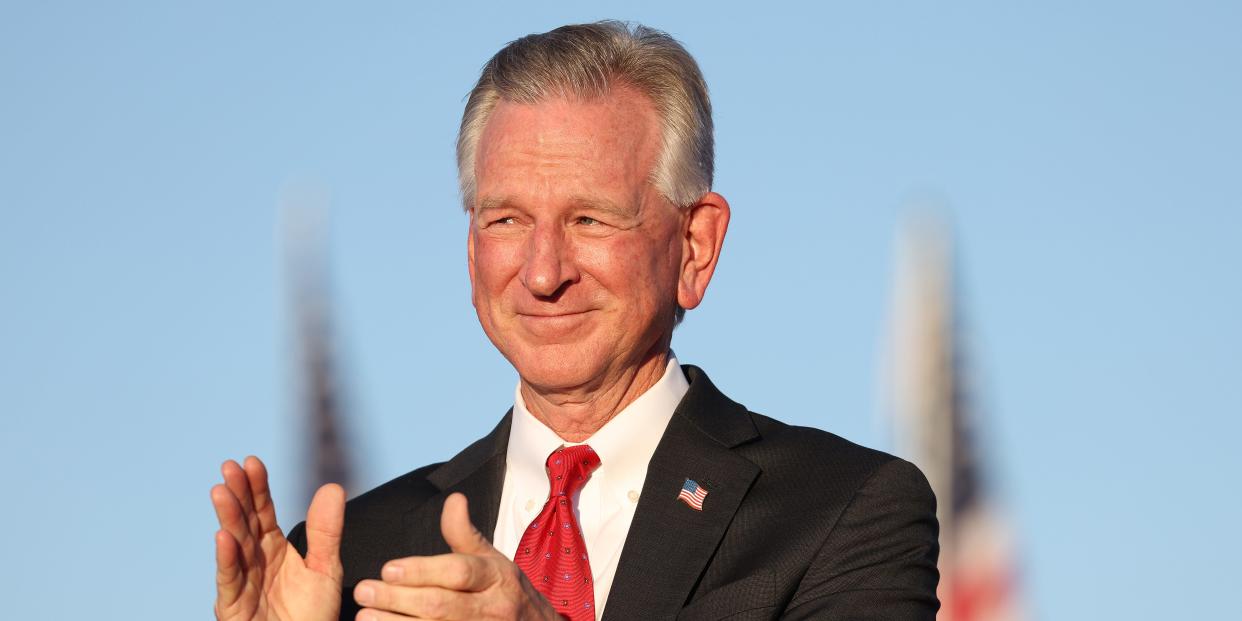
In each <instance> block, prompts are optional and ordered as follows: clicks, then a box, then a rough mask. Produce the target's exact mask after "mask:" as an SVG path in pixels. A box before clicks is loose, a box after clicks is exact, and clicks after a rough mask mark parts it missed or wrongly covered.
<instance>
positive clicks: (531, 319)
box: [517, 310, 591, 338]
mask: <svg viewBox="0 0 1242 621" xmlns="http://www.w3.org/2000/svg"><path fill="white" fill-rule="evenodd" d="M590 314H591V311H590V310H584V311H573V312H555V313H549V312H546V311H544V312H533V313H518V314H517V318H518V322H519V323H521V324H522V326H523V327H525V328H526V330H527V331H528V332H530V333H531V334H533V335H535V336H537V337H544V338H547V337H557V336H566V335H568V334H570V333H572V332H574V331H575V330H577V329H579V328H580V327H582V326H583V325H584V324H585V323H586V320H587V317H588V316H589V315H590Z"/></svg>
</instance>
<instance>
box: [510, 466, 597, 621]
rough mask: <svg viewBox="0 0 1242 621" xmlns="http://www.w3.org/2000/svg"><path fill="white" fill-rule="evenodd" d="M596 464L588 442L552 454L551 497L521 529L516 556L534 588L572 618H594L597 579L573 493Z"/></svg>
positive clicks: (589, 620) (590, 620) (576, 620)
mask: <svg viewBox="0 0 1242 621" xmlns="http://www.w3.org/2000/svg"><path fill="white" fill-rule="evenodd" d="M598 467H599V456H598V455H596V454H595V451H593V450H591V447H589V446H587V445H585V444H580V445H578V446H562V447H561V448H558V449H556V450H555V451H552V454H551V455H548V461H547V470H548V482H549V483H551V484H552V490H551V491H550V492H549V493H548V502H547V503H546V504H544V505H543V511H540V512H539V515H538V516H537V517H536V518H535V521H534V522H531V524H530V528H527V529H526V532H524V533H522V541H521V542H520V543H518V549H517V554H515V555H514V556H515V557H516V558H514V562H516V563H517V566H518V567H520V568H522V571H523V572H525V573H526V577H527V578H528V579H529V580H530V581H531V583H532V584H534V585H535V588H536V589H539V592H540V593H543V596H544V597H546V598H548V601H549V602H551V603H552V606H553V607H554V608H556V611H557V612H559V613H561V614H562V615H565V616H566V617H569V619H570V620H571V621H595V581H594V579H593V578H592V576H591V563H590V561H589V560H588V559H587V549H586V543H584V542H583V541H582V531H581V530H579V529H578V520H577V518H575V517H574V503H573V497H574V494H575V493H577V492H578V490H580V489H582V486H583V485H584V484H586V480H587V478H588V477H590V476H591V472H593V471H594V470H595V469H596V468H598Z"/></svg>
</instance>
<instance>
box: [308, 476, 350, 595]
mask: <svg viewBox="0 0 1242 621" xmlns="http://www.w3.org/2000/svg"><path fill="white" fill-rule="evenodd" d="M344 528H345V490H344V489H342V488H341V486H340V485H337V484H335V483H329V484H327V485H324V486H323V487H321V488H319V491H317V492H315V497H314V498H312V499H311V503H310V508H309V509H307V510H306V566H307V567H308V568H310V569H312V570H314V571H317V572H319V573H321V574H326V575H329V576H334V577H340V576H341V575H343V574H344V571H343V570H342V569H341V531H342V530H343V529H344Z"/></svg>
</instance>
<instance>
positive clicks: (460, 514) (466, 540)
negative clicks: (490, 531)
mask: <svg viewBox="0 0 1242 621" xmlns="http://www.w3.org/2000/svg"><path fill="white" fill-rule="evenodd" d="M440 534H442V535H444V542H445V543H447V544H448V546H449V548H452V550H453V551H454V552H456V553H458V554H475V555H481V556H486V555H492V554H500V553H499V552H497V551H496V548H493V547H492V544H491V542H489V541H488V540H487V538H486V537H484V536H483V533H480V532H479V529H477V528H475V527H474V524H472V523H471V522H470V508H469V503H468V502H467V501H466V496H465V495H463V494H459V493H453V494H450V495H449V497H448V498H446V499H444V511H443V512H442V513H440Z"/></svg>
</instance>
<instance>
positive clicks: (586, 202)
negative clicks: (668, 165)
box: [475, 196, 636, 217]
mask: <svg viewBox="0 0 1242 621" xmlns="http://www.w3.org/2000/svg"><path fill="white" fill-rule="evenodd" d="M569 202H570V203H571V204H573V205H574V206H576V207H580V208H586V209H594V210H597V211H602V212H604V213H609V214H612V215H614V216H618V217H632V216H634V215H636V214H635V210H633V209H626V208H624V207H622V206H620V205H618V204H616V203H614V202H612V201H610V200H606V199H599V198H586V197H582V196H573V197H570V199H569ZM504 208H513V209H521V207H520V206H519V205H516V204H514V202H513V201H511V200H509V198H508V197H489V198H484V199H482V200H480V201H479V207H478V209H477V210H476V211H475V213H483V212H486V211H490V210H493V209H504Z"/></svg>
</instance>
